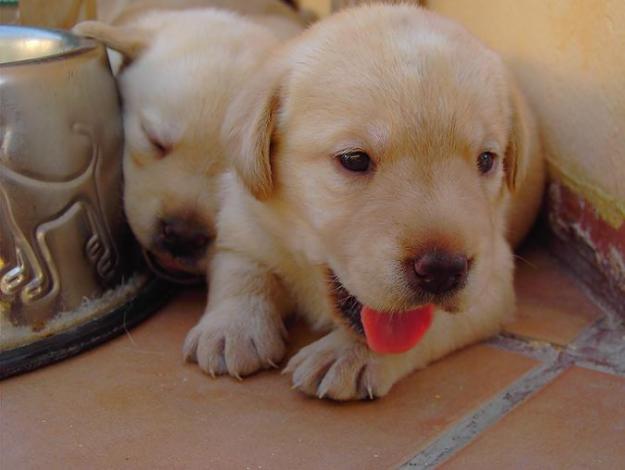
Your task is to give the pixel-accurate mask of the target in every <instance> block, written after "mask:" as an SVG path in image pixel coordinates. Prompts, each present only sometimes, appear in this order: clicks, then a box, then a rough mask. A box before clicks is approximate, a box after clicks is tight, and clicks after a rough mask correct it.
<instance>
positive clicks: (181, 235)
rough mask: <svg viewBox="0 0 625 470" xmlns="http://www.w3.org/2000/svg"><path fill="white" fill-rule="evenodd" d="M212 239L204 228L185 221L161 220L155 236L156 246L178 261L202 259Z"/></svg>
mask: <svg viewBox="0 0 625 470" xmlns="http://www.w3.org/2000/svg"><path fill="white" fill-rule="evenodd" d="M211 241H212V237H211V236H210V235H209V233H208V232H207V231H206V229H205V228H204V227H202V226H201V225H199V224H195V223H193V222H190V221H186V220H183V219H166V220H161V221H160V223H159V228H158V230H157V232H156V234H155V240H154V245H155V247H156V249H157V250H159V251H162V252H165V253H167V254H169V255H170V256H172V257H173V258H176V259H182V260H189V261H191V260H194V259H198V258H201V257H202V256H204V254H205V253H206V249H207V247H208V245H209V243H210V242H211Z"/></svg>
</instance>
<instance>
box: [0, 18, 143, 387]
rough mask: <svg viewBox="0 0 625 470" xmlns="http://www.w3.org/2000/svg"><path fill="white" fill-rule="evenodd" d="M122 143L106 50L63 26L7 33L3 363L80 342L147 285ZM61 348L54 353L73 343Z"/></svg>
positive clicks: (1, 199)
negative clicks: (45, 346)
mask: <svg viewBox="0 0 625 470" xmlns="http://www.w3.org/2000/svg"><path fill="white" fill-rule="evenodd" d="M122 145H123V135H122V122H121V112H120V108H119V100H118V95H117V90H116V85H115V80H114V78H113V76H112V75H111V72H110V68H109V64H108V60H107V55H106V50H105V49H104V47H103V46H102V45H100V44H98V43H96V42H94V41H91V40H88V39H84V38H80V37H77V36H75V35H72V34H70V33H67V32H63V31H55V30H46V29H40V28H27V27H18V26H0V317H1V318H0V328H1V330H0V354H2V355H4V356H3V357H4V359H6V358H7V355H6V353H9V352H10V353H11V357H14V356H15V352H16V351H18V350H19V351H21V352H22V353H23V352H24V351H25V350H24V349H23V348H25V347H28V346H29V345H32V344H34V343H37V342H40V341H42V340H44V339H46V340H48V341H50V340H53V341H54V343H55V344H56V343H58V341H55V338H54V336H58V335H60V334H64V333H67V332H69V331H73V332H74V337H76V334H78V336H81V335H80V334H79V333H80V332H78V333H77V330H76V328H78V327H80V326H81V325H84V324H85V323H86V322H87V321H91V320H94V319H100V320H101V319H102V318H101V317H103V316H104V315H106V314H108V313H111V312H112V311H115V310H116V309H119V308H120V307H121V306H123V305H125V304H127V303H128V302H129V301H130V300H131V299H133V298H135V296H136V295H138V294H139V292H141V291H142V290H145V287H146V286H147V284H148V283H149V282H150V281H149V278H148V277H147V276H146V275H133V274H132V271H133V270H134V269H133V266H132V265H131V263H128V262H127V261H128V256H126V255H125V254H124V247H128V246H129V236H128V230H127V228H126V224H125V223H124V217H123V212H122V169H121V157H122ZM126 313H127V312H126ZM109 323H110V322H109ZM111 327H112V325H110V324H109V325H108V328H109V329H110V328H111ZM100 333H101V334H100V336H102V334H104V336H106V332H100ZM85 340H86V341H87V343H89V339H88V338H87V339H85V338H82V339H81V341H82V342H83V343H85ZM61 343H62V344H57V348H56V349H63V348H67V344H65V343H63V342H61ZM20 348H21V349H20ZM32 349H33V348H31V349H30V350H31V351H32ZM53 349H54V348H53ZM19 351H18V352H19ZM49 352H50V351H48V353H49ZM18 355H19V354H18ZM66 355H67V354H66ZM44 362H45V361H44ZM1 365H2V366H4V367H3V369H5V367H6V366H7V363H6V362H4V363H3V364H1ZM14 365H15V364H14ZM4 372H5V370H0V375H2V374H3V373H4ZM5 375H6V374H5Z"/></svg>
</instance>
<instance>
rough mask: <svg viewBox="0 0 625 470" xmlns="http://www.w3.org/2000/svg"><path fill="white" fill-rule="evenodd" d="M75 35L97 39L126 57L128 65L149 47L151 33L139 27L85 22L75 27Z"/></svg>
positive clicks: (125, 60)
mask: <svg viewBox="0 0 625 470" xmlns="http://www.w3.org/2000/svg"><path fill="white" fill-rule="evenodd" d="M72 31H73V32H74V33H76V34H79V35H81V36H87V37H90V38H93V39H97V40H98V41H101V42H103V43H104V45H105V46H106V47H108V48H109V49H113V50H115V51H117V52H119V53H120V54H121V55H122V56H124V62H125V63H128V62H131V61H133V60H134V59H136V58H137V57H138V56H139V55H140V54H141V52H142V51H143V50H144V49H145V48H146V47H147V46H148V44H149V42H150V38H151V33H150V32H149V31H147V30H144V29H141V28H137V27H127V26H111V25H109V24H107V23H103V22H101V21H83V22H82V23H78V24H77V25H76V26H74V28H73V30H72Z"/></svg>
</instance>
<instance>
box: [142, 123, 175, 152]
mask: <svg viewBox="0 0 625 470" xmlns="http://www.w3.org/2000/svg"><path fill="white" fill-rule="evenodd" d="M141 129H142V130H143V133H144V135H145V137H146V138H147V139H148V141H149V142H150V145H151V146H152V148H153V149H154V152H155V153H156V154H157V155H158V158H163V157H164V156H166V155H167V154H168V153H169V152H171V147H172V146H171V144H169V143H167V142H163V141H162V140H161V139H160V138H158V137H156V135H155V134H154V132H151V131H148V129H147V128H146V126H145V125H144V124H141Z"/></svg>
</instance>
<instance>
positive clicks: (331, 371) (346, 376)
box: [283, 330, 395, 401]
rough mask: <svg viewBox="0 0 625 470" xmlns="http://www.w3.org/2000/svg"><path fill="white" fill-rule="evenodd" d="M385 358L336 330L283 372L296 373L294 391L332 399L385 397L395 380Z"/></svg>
mask: <svg viewBox="0 0 625 470" xmlns="http://www.w3.org/2000/svg"><path fill="white" fill-rule="evenodd" d="M384 363H385V358H384V357H383V356H379V355H377V354H375V353H373V352H372V351H371V350H370V349H369V348H367V346H366V345H365V344H363V343H360V342H357V341H356V340H354V339H353V338H352V337H350V336H349V334H348V333H346V332H344V331H342V330H335V331H333V332H332V333H330V334H328V335H327V336H325V337H323V338H321V339H320V340H318V341H316V342H314V343H312V344H310V345H308V346H306V347H305V348H303V349H302V350H300V351H299V352H298V353H297V354H296V355H295V356H293V357H292V358H291V360H290V361H289V363H288V365H287V367H286V369H285V370H284V372H283V373H292V374H293V388H297V389H299V390H301V391H302V392H304V393H306V394H308V395H315V396H317V397H319V398H331V399H333V400H341V401H342V400H360V399H365V398H369V399H373V398H377V397H382V396H384V395H386V394H387V393H388V391H389V390H390V389H391V387H392V386H393V383H394V382H395V379H393V378H392V377H391V375H392V374H391V372H392V371H391V370H387V369H386V368H385V364H384Z"/></svg>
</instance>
